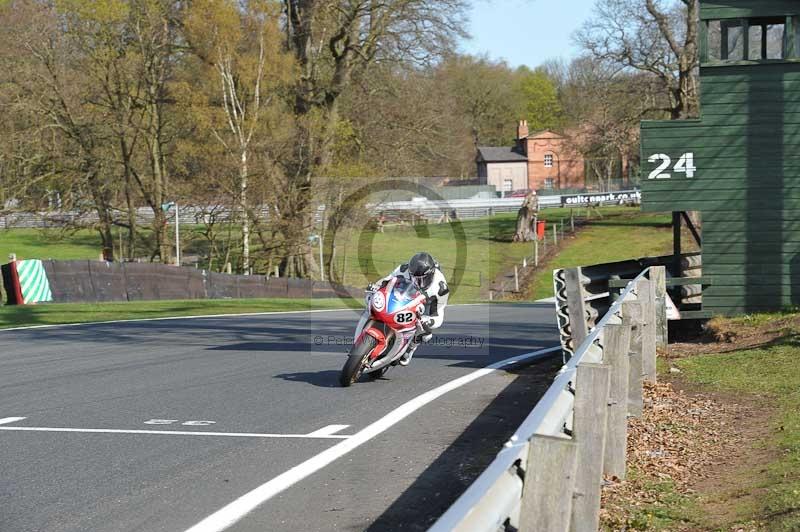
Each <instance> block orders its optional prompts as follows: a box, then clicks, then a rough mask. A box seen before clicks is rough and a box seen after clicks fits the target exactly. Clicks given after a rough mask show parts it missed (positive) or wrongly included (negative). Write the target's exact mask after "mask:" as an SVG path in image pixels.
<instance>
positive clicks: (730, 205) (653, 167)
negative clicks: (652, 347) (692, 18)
mask: <svg viewBox="0 0 800 532" xmlns="http://www.w3.org/2000/svg"><path fill="white" fill-rule="evenodd" d="M700 18H701V20H700V41H701V42H700V56H701V57H700V62H701V66H700V94H701V97H700V103H701V111H700V112H701V117H700V119H699V120H675V121H645V122H642V126H641V127H642V206H643V209H644V210H646V211H658V212H673V223H675V224H677V227H678V228H679V227H680V225H681V223H689V219H688V217H686V216H685V215H684V214H685V212H686V211H699V212H700V215H701V220H702V243H701V246H702V248H701V249H702V268H703V270H702V276H703V279H705V280H708V283H709V284H708V286H705V287H704V289H703V294H702V310H703V311H706V312H708V311H710V314H723V315H734V314H741V313H745V312H754V311H769V310H779V309H781V308H785V307H789V306H795V305H800V1H798V0H715V1H701V8H700ZM689 225H691V224H689ZM692 229H694V228H693V227H692ZM695 233H698V232H695ZM699 237H700V236H699V234H698V235H696V238H698V239H699ZM698 243H699V242H698ZM680 248H681V246H680V231H679V230H676V254H679V253H680V251H681V249H680ZM676 264H677V261H676ZM673 274H674V275H677V276H680V272H675V271H673Z"/></svg>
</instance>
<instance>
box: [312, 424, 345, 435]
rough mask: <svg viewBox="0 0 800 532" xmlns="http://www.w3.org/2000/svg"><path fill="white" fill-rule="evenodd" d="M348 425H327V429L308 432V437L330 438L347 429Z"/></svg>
mask: <svg viewBox="0 0 800 532" xmlns="http://www.w3.org/2000/svg"><path fill="white" fill-rule="evenodd" d="M349 426H350V425H328V426H327V427H322V428H321V429H319V430H315V431H314V432H309V433H308V436H309V437H311V436H330V435H331V434H335V433H337V432H339V431H342V430H344V429H346V428H347V427H349Z"/></svg>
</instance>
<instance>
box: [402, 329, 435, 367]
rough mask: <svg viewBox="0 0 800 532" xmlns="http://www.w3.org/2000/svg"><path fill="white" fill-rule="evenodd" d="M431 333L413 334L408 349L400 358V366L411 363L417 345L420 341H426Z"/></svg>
mask: <svg viewBox="0 0 800 532" xmlns="http://www.w3.org/2000/svg"><path fill="white" fill-rule="evenodd" d="M432 337H433V335H432V334H431V333H424V334H418V335H416V336H414V339H413V340H411V345H410V346H408V351H406V353H405V354H404V355H403V356H402V358H400V360H399V362H400V365H401V366H408V365H409V364H410V363H411V357H413V356H414V352H415V351H416V350H417V348H418V347H419V344H421V343H428V342H429V341H430V340H431V338H432Z"/></svg>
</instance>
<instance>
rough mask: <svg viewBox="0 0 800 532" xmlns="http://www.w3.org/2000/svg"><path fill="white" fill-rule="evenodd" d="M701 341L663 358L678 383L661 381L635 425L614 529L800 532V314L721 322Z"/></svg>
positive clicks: (614, 508) (612, 517) (610, 519)
mask: <svg viewBox="0 0 800 532" xmlns="http://www.w3.org/2000/svg"><path fill="white" fill-rule="evenodd" d="M699 340H702V341H699V342H695V343H678V344H673V345H672V346H671V347H670V358H668V359H666V360H665V359H660V360H659V362H660V364H659V369H660V372H661V373H665V372H667V375H668V376H667V375H665V376H664V378H665V379H666V380H673V381H674V384H670V383H664V384H659V385H658V387H659V388H660V389H661V390H662V391H663V392H664V393H663V395H662V396H652V397H650V401H649V402H648V405H649V406H646V408H645V416H644V418H643V419H642V420H639V419H636V420H632V421H631V425H630V427H632V428H631V429H630V431H629V442H628V449H629V471H630V475H629V479H630V480H631V483H632V484H633V485H634V488H633V489H631V487H627V491H623V490H625V489H626V487H625V483H622V484H619V485H617V487H616V488H614V489H616V490H618V493H619V494H621V496H619V497H616V498H615V497H614V496H613V493H612V495H611V496H610V497H609V501H610V504H609V505H608V508H607V511H608V512H609V513H608V514H607V518H606V524H607V525H608V524H612V523H613V524H616V525H624V527H625V528H626V529H629V530H668V531H684V530H693V531H694V530H709V531H711V530H714V531H732V530H735V531H738V532H751V531H761V530H766V531H770V532H788V531H797V530H800V364H798V363H797V360H798V357H800V313H798V312H797V311H791V312H781V313H773V314H758V315H752V316H745V317H741V318H732V319H731V318H716V319H714V320H711V321H710V322H709V323H708V327H707V330H706V332H705V335H704V337H703V338H701V339H699ZM674 374H677V377H675V375H674ZM673 386H677V387H678V388H679V389H680V390H675V391H673V390H672V387H673ZM645 391H646V392H647V388H646V390H645ZM659 416H660V417H659ZM648 417H649V418H650V419H648ZM641 431H644V432H645V433H646V437H644V438H642V437H637V434H639V432H641ZM659 434H662V436H659ZM662 450H665V451H666V452H662ZM662 454H663V456H664V457H665V459H666V460H667V461H666V462H665V463H661V464H658V463H656V462H657V459H654V458H652V457H653V456H661V455H662ZM631 456H633V458H631ZM642 457H645V460H644V461H643V460H642V459H641V458H642ZM637 459H638V460H637ZM643 464H644V465H646V466H647V467H646V468H644V469H641V468H640V466H642V465H643ZM636 480H639V482H636ZM672 480H680V482H673V481H672ZM617 503H619V504H617ZM619 528H620V527H619V526H607V527H606V528H605V530H618V529H619Z"/></svg>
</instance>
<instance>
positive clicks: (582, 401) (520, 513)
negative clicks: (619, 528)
mask: <svg viewBox="0 0 800 532" xmlns="http://www.w3.org/2000/svg"><path fill="white" fill-rule="evenodd" d="M647 276H649V277H650V278H649V279H648V278H647ZM663 279H664V271H663V267H652V268H648V269H647V270H645V271H644V272H642V273H641V274H640V275H639V276H638V277H637V278H636V279H634V280H632V281H630V282H629V283H628V285H627V287H626V288H625V289H624V291H623V292H622V294H621V295H620V296H619V298H618V299H617V301H616V302H615V303H614V304H613V305H612V306H611V308H610V309H609V311H608V312H607V313H606V314H605V316H603V318H602V319H601V320H600V321H599V322H598V324H597V326H596V327H595V328H594V329H592V330H591V331H590V332H589V334H588V336H587V337H586V338H585V340H584V341H583V342H582V343H581V344H580V347H579V348H578V349H577V350H576V352H575V355H574V356H573V357H572V358H571V359H570V360H569V361H568V362H567V363H566V364H565V365H564V367H563V368H562V369H561V371H560V372H559V374H558V376H557V377H556V378H555V381H554V382H553V384H552V385H551V386H550V388H548V390H547V392H545V394H544V396H543V397H542V398H541V400H540V401H539V402H538V403H537V404H536V406H535V407H534V409H533V411H532V412H531V413H530V414H529V415H528V417H527V418H526V419H525V421H524V422H523V423H522V425H520V427H519V428H518V429H517V430H516V432H515V433H514V435H513V436H512V437H511V439H510V440H509V441H508V442H507V443H506V444H505V446H504V447H503V449H502V450H501V451H500V452H499V453H498V455H497V457H496V458H495V460H494V461H493V462H492V463H491V464H490V465H489V467H488V468H487V469H486V470H485V471H484V472H483V473H482V474H481V475H480V476H479V477H478V479H477V480H476V481H475V482H474V483H473V484H472V485H471V486H470V487H469V488H468V489H467V490H466V491H465V492H464V494H462V495H461V497H460V498H459V499H458V500H457V501H456V502H455V503H454V504H453V505H452V506H451V507H450V509H449V510H448V511H447V512H446V513H445V514H444V515H442V517H441V518H440V519H439V520H438V521H437V522H436V523H435V524H434V525H433V527H431V529H430V532H450V531H471V532H473V531H474V532H489V531H491V532H495V531H497V530H525V531H528V530H536V531H537V532H539V531H542V532H549V531H556V530H558V531H567V530H573V531H591V532H596V531H597V529H598V524H599V510H600V490H601V483H602V475H603V474H606V475H613V476H616V477H618V478H625V463H626V454H625V453H626V441H627V417H628V416H629V415H631V416H637V415H641V412H642V383H643V380H644V379H647V380H651V381H655V356H656V353H655V351H656V338H657V337H662V335H661V334H656V333H657V331H656V324H657V323H659V324H662V323H663V324H665V323H666V320H665V319H664V320H657V319H656V316H657V313H663V312H665V310H664V308H663V305H661V304H659V302H658V301H657V300H656V296H655V294H656V293H657V290H656V288H657V286H656V285H657V283H663V282H664V281H663ZM662 288H663V287H662ZM661 333H663V331H661ZM663 337H664V338H665V336H663Z"/></svg>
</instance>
